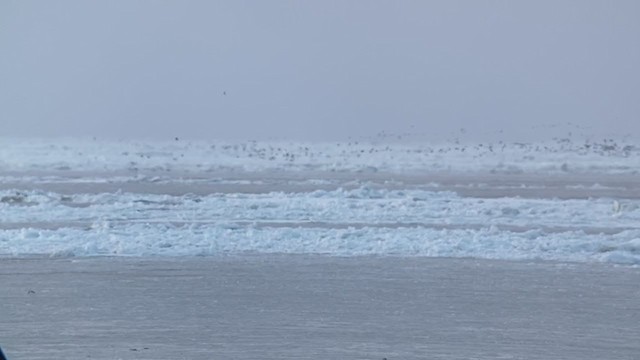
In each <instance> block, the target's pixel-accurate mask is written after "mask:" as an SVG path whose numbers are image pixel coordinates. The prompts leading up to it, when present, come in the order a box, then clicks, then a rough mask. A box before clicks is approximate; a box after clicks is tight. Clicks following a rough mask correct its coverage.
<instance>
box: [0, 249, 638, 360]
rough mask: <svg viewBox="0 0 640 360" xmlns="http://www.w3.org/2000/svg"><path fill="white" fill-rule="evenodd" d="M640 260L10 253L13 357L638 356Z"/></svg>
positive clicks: (1, 264)
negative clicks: (629, 263) (632, 263)
mask: <svg viewBox="0 0 640 360" xmlns="http://www.w3.org/2000/svg"><path fill="white" fill-rule="evenodd" d="M638 283H640V269H637V268H629V267H618V266H611V265H605V264H588V265H587V264H577V263H572V264H560V263H553V262H509V261H487V260H472V259H447V258H441V259H429V258H406V257H401V258H399V257H382V258H380V257H355V258H354V257H351V258H339V257H326V256H308V255H306V256H292V255H289V256H269V255H257V256H241V257H237V256H231V257H213V258H211V257H210V258H172V259H167V258H155V259H149V258H133V259H132V258H85V259H74V260H69V259H58V260H51V259H42V258H36V259H34V258H31V259H29V258H22V259H1V260H0V287H1V288H2V292H1V293H0V304H2V306H1V307H0V323H1V324H2V326H1V327H0V339H2V345H3V347H4V348H5V351H6V352H7V355H8V356H9V357H10V359H32V360H37V359H87V358H91V359H105V360H106V359H155V360H164V359H189V360H198V359H203V360H204V359H215V358H217V359H378V360H381V359H383V358H387V359H545V360H547V359H580V360H585V359H598V360H599V359H629V360H631V359H636V358H637V355H638V354H640V343H638V341H637V339H638V338H640V325H639V324H640V305H639V304H640V303H639V302H638V298H640V288H639V287H638V286H637V284H638Z"/></svg>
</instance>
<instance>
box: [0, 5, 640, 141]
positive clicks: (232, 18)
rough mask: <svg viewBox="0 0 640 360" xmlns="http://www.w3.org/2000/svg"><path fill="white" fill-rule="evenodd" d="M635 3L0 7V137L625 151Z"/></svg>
mask: <svg viewBox="0 0 640 360" xmlns="http://www.w3.org/2000/svg"><path fill="white" fill-rule="evenodd" d="M639 64H640V1H636V0H630V1H625V0H617V1H604V0H603V1H592V0H576V1H566V0H553V1H548V0H535V1H533V0H531V1H524V0H523V1H488V0H485V1H475V0H469V1H455V0H446V1H426V0H419V1H409V0H398V1H379V0H366V1H365V0H314V1H302V0H300V1H285V0H271V1H264V0H255V1H241V0H229V1H213V0H211V1H209V0H203V1H190V0H181V1H177V0H175V1H166V0H114V1H85V0H58V1H46V0H41V1H33V0H2V1H0V126H1V127H0V136H5V137H6V136H9V137H18V136H19V137H69V136H78V137H94V136H95V137H98V138H118V139H129V138H131V139H135V138H151V139H168V138H173V137H176V136H178V137H182V138H191V139H202V140H215V139H233V140H248V139H258V140H265V139H279V140H313V141H333V140H344V139H347V138H355V139H372V138H379V137H385V136H391V135H393V136H396V135H401V136H405V138H407V139H409V138H412V139H417V140H430V141H438V140H443V139H453V138H461V139H463V140H471V141H485V140H497V139H500V140H505V141H509V140H513V141H529V140H531V141H534V140H546V139H550V138H552V137H564V136H567V135H568V134H569V133H570V135H571V136H574V137H579V136H585V137H619V138H622V137H627V138H628V137H630V138H634V139H640V69H639V67H640V65H639Z"/></svg>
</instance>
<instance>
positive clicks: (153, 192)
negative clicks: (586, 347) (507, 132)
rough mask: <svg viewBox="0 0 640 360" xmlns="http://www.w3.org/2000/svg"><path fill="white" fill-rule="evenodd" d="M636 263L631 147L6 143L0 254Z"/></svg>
mask: <svg viewBox="0 0 640 360" xmlns="http://www.w3.org/2000/svg"><path fill="white" fill-rule="evenodd" d="M240 253H257V254H260V253H292V254H324V255H328V256H332V255H333V256H360V255H376V256H431V257H477V258H493V259H541V260H557V261H580V262H592V261H598V262H611V263H618V264H631V265H637V264H640V146H639V145H637V144H634V143H622V144H621V143H616V142H614V141H611V140H604V141H601V142H579V143H578V142H572V141H570V140H568V139H561V140H556V141H553V142H548V143H532V144H524V143H512V144H510V143H494V144H472V145H461V144H455V143H449V144H441V145H433V144H392V143H359V142H351V143H348V142H347V143H331V144H329V143H325V144H314V143H283V142H239V143H221V142H187V141H171V142H123V141H122V142H118V141H111V142H109V141H98V140H79V139H67V140H56V141H52V140H33V139H29V140H15V139H11V140H9V139H2V140H0V256H29V255H48V256H193V255H204V256H219V255H226V254H240Z"/></svg>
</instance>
